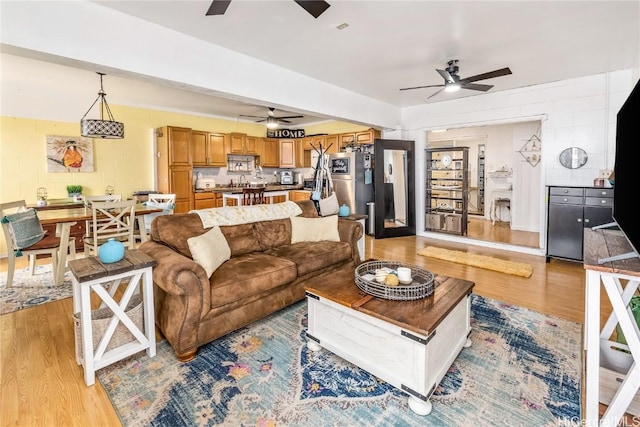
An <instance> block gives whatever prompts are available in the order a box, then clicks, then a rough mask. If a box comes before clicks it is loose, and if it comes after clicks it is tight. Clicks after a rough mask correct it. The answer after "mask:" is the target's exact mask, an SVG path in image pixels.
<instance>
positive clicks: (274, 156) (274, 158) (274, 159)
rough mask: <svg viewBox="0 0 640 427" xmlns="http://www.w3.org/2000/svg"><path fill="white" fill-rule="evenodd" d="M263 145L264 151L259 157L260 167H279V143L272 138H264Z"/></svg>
mask: <svg viewBox="0 0 640 427" xmlns="http://www.w3.org/2000/svg"><path fill="white" fill-rule="evenodd" d="M263 143H264V151H263V153H262V156H261V159H262V166H264V167H270V168H277V167H280V163H279V159H280V156H279V154H278V150H279V145H280V141H279V140H277V139H272V138H264V140H263Z"/></svg>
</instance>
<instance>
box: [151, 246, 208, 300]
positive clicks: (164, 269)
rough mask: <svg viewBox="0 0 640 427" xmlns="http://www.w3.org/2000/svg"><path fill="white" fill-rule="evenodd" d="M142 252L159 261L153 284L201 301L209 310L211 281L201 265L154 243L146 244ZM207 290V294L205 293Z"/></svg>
mask: <svg viewBox="0 0 640 427" xmlns="http://www.w3.org/2000/svg"><path fill="white" fill-rule="evenodd" d="M140 250H141V251H143V252H145V253H146V254H148V255H149V256H151V257H153V258H155V259H156V260H157V264H156V266H155V267H154V269H153V282H154V283H155V284H156V285H158V286H159V287H160V288H162V290H163V291H165V292H166V293H168V294H171V295H189V296H192V297H196V298H198V299H201V300H202V302H203V303H206V304H205V306H206V307H207V309H208V307H209V302H210V301H209V286H210V285H209V279H208V278H207V273H206V272H205V271H204V268H202V266H201V265H200V264H198V263H197V262H195V261H194V260H192V259H191V258H187V257H186V256H184V255H182V254H179V253H178V252H176V251H174V250H173V249H171V248H169V247H168V246H165V245H161V244H159V243H156V242H153V241H147V242H144V243H143V244H142V245H140ZM205 289H206V290H207V292H203V291H204V290H205ZM205 300H206V301H205Z"/></svg>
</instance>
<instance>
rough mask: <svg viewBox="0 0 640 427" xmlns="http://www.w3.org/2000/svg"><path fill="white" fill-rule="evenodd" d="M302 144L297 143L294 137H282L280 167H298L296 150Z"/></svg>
mask: <svg viewBox="0 0 640 427" xmlns="http://www.w3.org/2000/svg"><path fill="white" fill-rule="evenodd" d="M299 146H300V144H299V143H298V144H296V141H295V140H294V139H281V140H280V150H279V153H280V154H279V157H280V162H279V167H281V168H295V167H296V152H297V148H296V147H299Z"/></svg>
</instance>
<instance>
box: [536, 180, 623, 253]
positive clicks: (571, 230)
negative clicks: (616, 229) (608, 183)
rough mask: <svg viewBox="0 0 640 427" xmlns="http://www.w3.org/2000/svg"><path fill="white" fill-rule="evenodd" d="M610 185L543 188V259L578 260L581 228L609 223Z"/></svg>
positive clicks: (581, 242) (581, 236) (611, 189)
mask: <svg viewBox="0 0 640 427" xmlns="http://www.w3.org/2000/svg"><path fill="white" fill-rule="evenodd" d="M613 191H614V190H613V188H596V187H561V186H549V187H547V262H549V261H550V258H561V259H568V260H573V261H582V257H583V250H584V229H585V228H591V227H595V226H597V225H602V224H608V223H610V222H613Z"/></svg>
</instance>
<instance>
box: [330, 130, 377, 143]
mask: <svg viewBox="0 0 640 427" xmlns="http://www.w3.org/2000/svg"><path fill="white" fill-rule="evenodd" d="M338 136H339V143H340V147H344V146H348V145H354V144H373V142H374V140H375V139H379V138H380V131H379V130H376V129H373V128H371V129H367V130H364V131H360V132H349V133H341V134H340V135H338Z"/></svg>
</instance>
